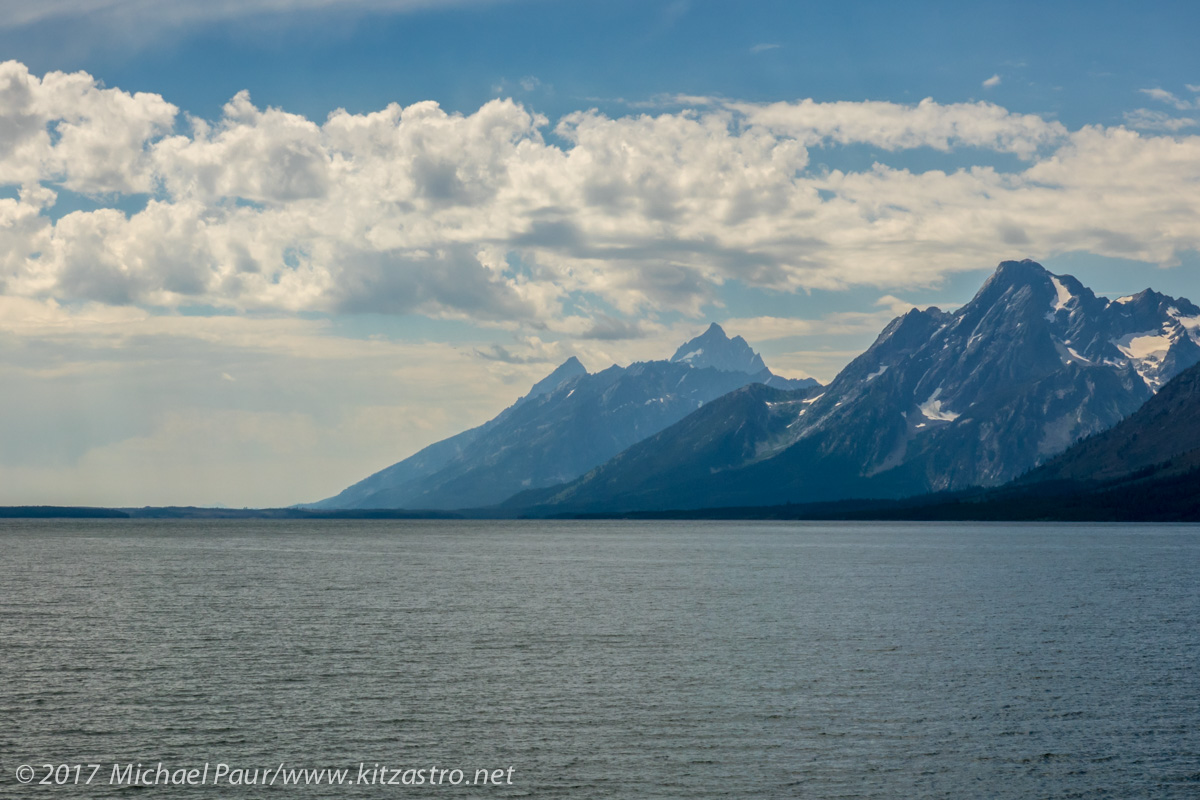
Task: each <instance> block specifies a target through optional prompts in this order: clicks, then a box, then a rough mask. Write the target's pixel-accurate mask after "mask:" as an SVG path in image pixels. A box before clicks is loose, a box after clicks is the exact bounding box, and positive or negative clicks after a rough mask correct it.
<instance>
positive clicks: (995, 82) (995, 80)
mask: <svg viewBox="0 0 1200 800" xmlns="http://www.w3.org/2000/svg"><path fill="white" fill-rule="evenodd" d="M999 85H1000V74H999V73H996V74H995V75H993V76H992V77H990V78H988V79H987V80H986V81H984V82H983V88H985V89H991V88H992V87H993V86H999Z"/></svg>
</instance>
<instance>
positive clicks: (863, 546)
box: [0, 521, 1200, 800]
mask: <svg viewBox="0 0 1200 800" xmlns="http://www.w3.org/2000/svg"><path fill="white" fill-rule="evenodd" d="M0 553H2V557H0V588H2V596H0V773H2V774H0V793H3V794H5V795H6V796H8V795H11V796H34V795H37V796H47V797H48V796H52V795H53V796H62V797H67V796H80V795H83V794H88V795H105V796H108V795H110V794H121V795H127V794H130V793H132V794H134V795H135V796H163V797H175V796H179V797H182V796H187V797H199V796H209V797H224V796H260V795H261V794H263V792H264V791H265V790H263V789H262V788H250V789H237V788H236V787H235V788H230V787H229V785H228V783H229V779H230V774H229V773H228V772H227V773H226V775H225V783H224V784H220V785H218V786H213V785H211V784H212V781H213V777H214V776H213V770H214V769H215V768H216V765H218V764H224V765H226V769H227V770H232V769H245V770H246V773H245V774H244V779H248V777H249V771H250V770H251V769H255V768H260V769H262V771H263V773H264V774H265V773H266V770H267V769H268V768H269V769H271V770H275V769H276V768H277V767H278V765H279V764H280V763H284V764H285V765H286V767H285V769H289V770H290V769H293V768H338V769H340V768H346V769H349V770H350V773H349V776H348V778H347V781H348V782H349V783H353V782H354V781H355V780H358V779H359V774H360V764H365V765H366V768H367V770H368V772H372V771H373V770H374V765H376V764H379V765H380V766H381V767H386V768H387V770H388V771H387V772H386V773H385V774H386V775H387V777H386V778H384V779H385V780H386V779H389V778H393V777H394V778H396V779H397V780H402V779H403V778H404V777H405V773H404V770H408V769H417V768H422V769H429V768H430V767H432V766H437V767H438V769H442V770H450V769H461V770H463V775H464V778H463V783H462V784H461V785H459V786H452V785H450V783H449V776H448V775H446V774H443V776H442V781H443V782H442V784H441V785H439V786H435V787H432V788H431V787H430V786H429V785H428V784H426V785H424V786H421V787H412V786H408V787H405V786H402V785H394V786H386V785H385V786H380V785H349V786H347V785H342V786H337V787H334V788H330V787H328V786H324V785H322V786H300V787H296V786H288V787H282V786H278V785H277V786H274V787H272V788H271V789H270V790H269V791H271V792H281V793H282V794H280V795H279V796H283V795H285V794H290V795H294V796H304V797H315V796H328V797H335V796H336V797H366V796H371V797H376V796H388V795H396V796H402V795H413V794H420V793H428V792H431V791H432V792H438V793H448V794H452V795H459V796H481V795H496V796H499V795H503V796H511V797H534V798H707V797H723V798H783V797H804V798H1014V800H1015V799H1016V798H1021V799H1022V800H1025V799H1026V798H1074V797H1096V798H1159V797H1161V798H1196V797H1200V668H1198V667H1200V532H1198V531H1197V529H1195V528H1191V527H1168V526H1161V527H1156V526H1140V527H1118V526H1070V525H1056V526H1035V525H1020V526H998V525H994V526H988V525H935V526H930V525H896V524H812V523H800V524H741V523H690V522H689V523H665V524H664V523H652V524H651V523H544V522H537V523H494V522H471V523H458V522H319V523H293V522H278V523H274V522H272V523H262V522H244V521H238V522H216V523H210V522H199V521H184V522H166V523H163V522H152V521H139V522H133V523H130V522H128V521H103V522H91V521H32V522H23V521H7V522H4V523H0ZM159 762H162V763H163V765H164V767H165V768H167V769H169V770H176V769H182V768H191V767H195V768H200V767H202V766H203V764H205V763H208V764H209V765H210V766H209V774H208V776H207V780H208V781H209V783H208V784H206V785H205V786H203V787H192V788H187V787H168V786H163V785H159V786H157V787H155V788H150V789H142V790H139V789H130V788H127V787H124V788H123V787H120V786H116V787H110V786H109V782H110V780H111V779H112V777H113V776H112V766H113V764H118V765H120V766H122V767H123V766H124V765H126V764H129V763H141V764H142V765H143V766H151V767H156V766H157V764H158V763H159ZM26 764H27V765H31V766H34V767H35V777H36V780H39V781H40V780H42V779H43V776H44V775H45V774H46V773H47V772H48V771H49V770H48V769H47V768H46V767H43V766H41V765H43V764H50V765H52V766H55V767H57V766H58V765H64V764H65V765H75V764H99V765H101V766H100V769H99V770H98V774H96V775H95V776H94V778H93V781H92V783H91V785H87V786H82V785H81V786H76V785H74V783H75V781H76V780H77V779H76V778H75V777H74V776H75V773H74V772H72V773H71V776H70V778H68V780H67V784H68V785H65V786H57V787H56V786H46V785H40V786H39V785H33V786H28V787H22V786H20V785H19V784H17V782H16V780H15V775H16V770H17V768H18V767H19V766H20V765H26ZM510 767H511V768H512V772H511V773H509V772H507V770H508V769H509V768H510ZM72 769H73V767H72ZM393 769H395V770H400V771H399V772H391V770H393ZM478 769H487V770H489V775H491V774H492V773H491V771H493V770H498V769H499V770H505V772H504V774H503V776H502V777H501V784H500V785H498V786H494V785H488V786H478V785H476V786H471V785H468V784H470V782H471V781H472V780H473V779H475V777H476V775H477V772H476V770H478ZM90 771H91V770H90V768H86V767H85V768H84V769H83V778H87V777H88V774H87V773H88V772H90ZM62 774H63V773H62V772H61V770H60V771H59V773H58V775H59V777H61V776H62ZM373 774H374V775H375V778H376V779H378V772H377V771H375V772H374V773H373ZM415 775H416V773H409V774H408V777H409V778H410V779H415ZM510 777H511V784H509V783H507V781H508V780H509V779H510ZM80 782H82V780H81V779H80ZM222 787H224V788H222ZM273 796H274V795H273Z"/></svg>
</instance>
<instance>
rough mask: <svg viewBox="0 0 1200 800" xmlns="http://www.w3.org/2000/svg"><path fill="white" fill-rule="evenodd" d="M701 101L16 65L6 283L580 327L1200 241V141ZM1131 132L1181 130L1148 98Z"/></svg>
mask: <svg viewBox="0 0 1200 800" xmlns="http://www.w3.org/2000/svg"><path fill="white" fill-rule="evenodd" d="M693 99H695V98H693ZM700 100H702V101H703V102H702V104H700V105H699V107H684V108H681V109H679V110H677V111H673V112H661V113H657V114H654V115H638V116H625V117H617V118H610V117H607V116H605V115H602V114H600V113H598V112H596V111H580V112H575V113H572V114H568V115H567V116H565V117H563V118H562V119H561V120H559V121H558V122H557V124H555V126H554V128H553V131H554V134H555V136H556V137H557V139H556V142H554V143H552V142H550V141H547V139H546V137H545V132H546V131H547V129H548V128H549V126H550V123H549V121H548V120H546V119H545V118H543V117H541V116H539V115H537V114H534V113H531V112H530V111H529V110H528V109H526V108H524V107H523V106H521V105H519V104H517V103H514V102H512V101H510V100H495V101H492V102H490V103H487V104H485V105H484V106H483V107H482V108H480V109H479V110H478V111H476V112H475V113H473V114H468V115H461V114H450V113H447V112H445V111H444V110H442V109H441V108H440V107H438V105H437V104H435V103H431V102H422V103H416V104H413V105H410V106H407V107H401V106H399V105H394V104H393V105H391V106H388V107H387V108H384V109H382V110H379V111H376V112H372V113H366V114H350V113H347V112H345V111H338V112H335V113H333V114H331V115H330V116H329V118H328V119H326V120H324V121H320V122H317V121H312V120H308V119H306V118H304V117H302V116H299V115H296V114H291V113H288V112H286V111H283V110H280V109H272V108H266V109H263V108H259V107H257V106H256V105H255V104H254V103H253V100H252V98H250V97H249V95H247V94H246V93H241V94H238V95H237V96H235V97H234V98H233V99H232V100H230V102H229V103H228V104H226V106H225V109H224V113H223V115H222V117H221V118H220V119H219V120H215V121H212V122H207V121H202V120H194V119H190V118H180V115H179V113H178V111H177V109H176V108H175V107H174V106H172V105H171V104H169V103H167V102H166V101H165V100H163V99H162V98H160V97H158V96H156V95H145V94H129V93H127V92H123V91H120V90H117V89H100V88H98V87H97V86H96V84H95V82H94V81H93V80H92V79H91V78H90V77H88V76H86V75H83V74H82V73H79V74H75V75H63V74H61V73H50V74H49V75H46V76H45V77H43V78H41V79H39V78H37V77H35V76H31V75H29V74H28V72H27V71H26V70H25V68H24V67H23V66H21V65H19V64H16V63H14V62H8V63H6V64H4V65H2V66H0V141H2V142H3V143H4V148H3V149H0V165H2V168H3V171H0V183H3V184H7V185H9V186H14V187H18V188H19V189H20V191H19V193H18V197H17V198H10V199H0V244H2V245H3V249H2V250H0V269H3V273H0V280H3V288H4V291H5V292H6V293H8V294H9V295H11V296H24V297H36V298H48V297H52V298H58V299H61V300H72V301H81V300H82V301H87V300H95V301H100V302H105V303H110V304H127V303H128V304H141V305H149V306H156V307H167V308H170V307H173V306H177V305H181V304H188V305H195V304H206V305H212V306H216V307H219V308H225V309H230V310H235V311H237V310H242V311H244V310H255V309H257V310H274V311H283V312H294V311H327V312H343V311H353V312H359V311H370V312H382V313H402V314H421V315H426V316H431V317H440V318H453V319H463V320H469V321H472V322H474V323H486V324H494V325H501V326H507V327H509V328H521V327H523V328H525V329H526V330H528V331H530V332H534V331H538V330H553V331H560V332H563V333H564V334H567V335H575V336H578V335H582V334H583V333H585V332H586V331H589V330H592V329H594V328H595V327H596V325H597V324H598V323H597V320H598V319H599V318H600V317H601V316H603V315H606V314H607V315H609V316H610V317H612V318H613V319H622V318H625V319H628V318H630V317H633V316H638V317H646V316H647V315H649V318H650V319H651V320H653V316H654V314H656V313H659V312H667V311H674V312H682V313H683V314H685V315H688V316H690V317H692V318H697V317H698V316H700V315H701V313H702V310H703V309H704V308H705V307H706V305H707V304H711V303H714V302H718V301H719V298H720V294H721V287H722V285H723V284H725V283H726V282H728V281H731V280H736V281H739V282H741V283H744V284H747V285H750V286H755V287H764V288H772V289H777V290H783V291H791V290H796V289H802V288H828V289H837V288H843V287H847V286H854V285H872V286H877V287H880V288H882V289H886V290H895V289H896V288H902V287H905V286H925V285H933V284H936V283H938V282H939V281H940V280H941V279H942V278H943V277H944V276H945V275H946V274H948V273H950V272H953V271H956V270H963V269H979V268H983V267H987V266H990V265H993V264H994V263H996V262H997V261H998V260H1000V259H1001V258H1003V257H1007V256H1009V255H1012V254H1014V253H1015V254H1019V255H1032V256H1035V257H1038V256H1040V257H1045V256H1048V255H1052V254H1054V253H1059V252H1066V251H1072V250H1084V251H1088V252H1093V253H1097V254H1101V255H1110V256H1118V257H1125V258H1137V259H1142V260H1147V261H1151V262H1155V263H1160V264H1170V263H1174V262H1175V261H1176V260H1177V258H1178V254H1179V253H1181V252H1184V251H1186V250H1188V249H1191V248H1195V247H1197V245H1198V244H1200V233H1198V232H1197V230H1196V228H1195V225H1194V224H1193V223H1192V222H1191V220H1194V219H1195V218H1196V216H1197V214H1198V213H1200V198H1197V197H1196V194H1195V192H1194V186H1195V182H1196V180H1197V179H1198V178H1200V166H1198V165H1200V158H1198V155H1200V153H1198V151H1200V138H1197V137H1182V138H1180V137H1157V136H1145V135H1139V134H1137V133H1133V132H1131V131H1129V130H1125V129H1121V128H1115V129H1108V128H1101V127H1086V128H1083V129H1081V130H1078V131H1075V132H1071V131H1068V130H1067V128H1066V127H1065V126H1063V125H1062V124H1060V123H1058V122H1056V121H1053V120H1047V119H1044V118H1042V117H1039V116H1036V115H1030V114H1014V113H1011V112H1009V111H1007V110H1006V109H1004V108H1002V107H1000V106H997V105H994V104H990V103H963V104H950V105H943V104H939V103H936V102H934V101H933V100H924V101H922V102H921V103H919V104H916V105H903V104H895V103H884V102H872V101H867V102H835V103H817V102H814V101H812V100H802V101H799V102H795V103H773V104H752V103H738V102H731V101H719V100H712V99H710V98H702V99H700ZM1129 124H1130V125H1138V126H1141V127H1143V128H1146V129H1150V128H1151V127H1157V128H1158V129H1163V130H1168V131H1170V132H1172V133H1179V132H1180V131H1182V130H1183V129H1184V123H1182V122H1179V121H1174V120H1169V119H1166V118H1163V117H1157V116H1154V115H1153V113H1152V112H1145V113H1143V114H1139V115H1134V116H1131V117H1130V118H1129ZM852 144H866V145H869V146H872V147H876V148H880V149H881V150H883V151H884V152H886V153H893V152H899V151H902V150H905V149H911V148H922V147H928V148H933V149H936V150H940V151H946V152H951V151H953V152H957V153H960V154H965V156H964V157H966V158H969V157H970V153H971V151H972V149H981V150H990V151H995V152H1000V153H1010V154H1013V155H1016V156H1019V157H1020V158H1022V159H1024V160H1025V161H1026V163H1027V166H1026V167H1025V168H1024V169H1023V170H1021V171H1009V172H1001V171H998V170H996V169H994V168H991V167H973V168H965V169H959V170H956V171H952V172H946V171H940V170H927V171H924V172H912V171H909V170H906V169H903V168H899V167H896V166H890V165H888V164H885V163H878V164H875V165H874V166H873V167H872V168H870V169H867V170H862V171H850V172H843V171H838V170H833V171H825V170H824V169H813V168H811V167H810V165H809V149H810V148H814V147H822V148H829V149H834V148H836V147H838V146H841V145H852ZM1135 167H1136V168H1135ZM47 187H49V188H47ZM59 188H62V189H70V190H73V191H84V192H89V193H97V194H98V195H99V196H100V198H101V199H103V198H104V197H105V196H106V195H108V194H118V195H119V194H120V193H125V194H128V193H133V192H151V193H152V195H153V196H152V198H151V199H150V201H149V202H148V203H147V204H146V206H145V208H144V209H143V210H141V211H139V212H136V213H132V214H127V213H125V212H123V211H120V210H117V209H115V208H101V209H98V210H96V211H82V212H75V213H71V214H67V215H65V216H63V217H62V218H61V219H59V220H57V222H54V221H52V220H51V218H50V217H49V216H48V215H47V209H48V208H49V207H50V205H52V203H53V202H54V190H55V189H59ZM609 328H610V329H611V330H616V329H615V328H612V326H611V325H610V326H609ZM597 336H598V334H597ZM616 338H617V337H615V336H613V335H611V332H610V334H609V338H608V341H615V340H616Z"/></svg>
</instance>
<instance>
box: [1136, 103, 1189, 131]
mask: <svg viewBox="0 0 1200 800" xmlns="http://www.w3.org/2000/svg"><path fill="white" fill-rule="evenodd" d="M1125 124H1126V125H1128V126H1129V127H1131V128H1137V129H1138V130H1143V131H1169V132H1171V133H1174V132H1176V131H1181V130H1183V129H1185V128H1194V127H1195V126H1196V124H1197V123H1196V120H1194V119H1192V118H1190V117H1172V116H1171V115H1170V114H1164V113H1163V112H1161V111H1154V110H1152V109H1149V108H1138V109H1135V110H1133V111H1126V112H1125Z"/></svg>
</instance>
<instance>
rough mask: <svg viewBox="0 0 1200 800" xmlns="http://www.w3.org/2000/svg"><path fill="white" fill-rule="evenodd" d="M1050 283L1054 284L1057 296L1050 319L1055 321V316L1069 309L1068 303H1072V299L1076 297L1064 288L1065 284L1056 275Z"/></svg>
mask: <svg viewBox="0 0 1200 800" xmlns="http://www.w3.org/2000/svg"><path fill="white" fill-rule="evenodd" d="M1050 282H1051V283H1053V284H1054V291H1055V292H1056V296H1055V298H1054V307H1053V309H1052V310H1051V311H1050V315H1051V316H1050V319H1051V321H1053V318H1054V315H1055V314H1057V313H1058V312H1059V311H1062V310H1063V309H1064V308H1066V307H1067V303H1069V302H1071V298H1072V297H1074V296H1075V295H1073V294H1071V290H1070V289H1068V288H1067V287H1066V286H1063V282H1062V281H1060V280H1059V279H1058V277H1057V276H1056V275H1051V276H1050Z"/></svg>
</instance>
